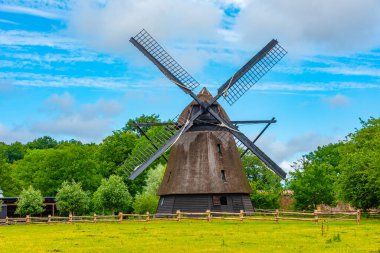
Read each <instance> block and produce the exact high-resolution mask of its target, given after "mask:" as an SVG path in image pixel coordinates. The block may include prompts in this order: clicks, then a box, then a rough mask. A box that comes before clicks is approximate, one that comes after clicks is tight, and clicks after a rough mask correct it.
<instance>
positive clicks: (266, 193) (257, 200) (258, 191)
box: [242, 154, 283, 209]
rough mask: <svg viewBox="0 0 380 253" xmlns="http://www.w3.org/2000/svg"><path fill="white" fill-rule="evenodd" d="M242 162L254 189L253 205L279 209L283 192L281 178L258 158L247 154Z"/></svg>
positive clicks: (252, 194) (252, 195)
mask: <svg viewBox="0 0 380 253" xmlns="http://www.w3.org/2000/svg"><path fill="white" fill-rule="evenodd" d="M242 162H243V167H244V169H245V173H246V175H247V177H248V181H249V184H250V185H251V188H252V193H251V201H252V205H253V206H254V207H255V208H269V209H275V208H278V207H279V206H280V202H279V200H280V197H281V192H282V190H283V189H282V185H281V178H279V177H278V176H277V175H275V174H274V173H273V172H271V171H269V170H268V169H267V168H266V166H265V165H264V164H263V163H262V162H261V161H260V159H258V158H257V157H256V156H253V155H249V154H246V155H245V156H243V159H242Z"/></svg>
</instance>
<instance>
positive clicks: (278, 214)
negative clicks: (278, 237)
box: [276, 209, 280, 223]
mask: <svg viewBox="0 0 380 253" xmlns="http://www.w3.org/2000/svg"><path fill="white" fill-rule="evenodd" d="M279 216H280V212H279V211H278V209H276V223H278V218H279Z"/></svg>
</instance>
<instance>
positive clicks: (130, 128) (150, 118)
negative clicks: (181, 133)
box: [122, 114, 161, 136]
mask: <svg viewBox="0 0 380 253" xmlns="http://www.w3.org/2000/svg"><path fill="white" fill-rule="evenodd" d="M135 122H136V123H157V122H161V120H160V115H158V114H151V115H145V114H143V115H141V116H140V117H137V118H135V119H130V120H128V122H127V124H125V126H124V127H123V129H122V130H123V131H125V132H133V133H135V134H137V135H138V136H141V133H140V131H139V130H138V129H137V127H135V126H134V123H135ZM150 128H151V127H150V126H142V127H141V129H142V130H143V131H144V132H145V133H146V132H148V130H149V129H150Z"/></svg>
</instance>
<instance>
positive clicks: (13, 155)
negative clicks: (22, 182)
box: [4, 141, 26, 163]
mask: <svg viewBox="0 0 380 253" xmlns="http://www.w3.org/2000/svg"><path fill="white" fill-rule="evenodd" d="M25 152H26V147H25V146H24V145H22V143H21V142H18V141H16V142H14V143H12V144H11V145H9V146H7V148H6V150H5V152H4V155H5V157H6V158H7V160H8V162H9V163H13V162H15V161H17V160H21V159H22V158H23V157H24V154H25Z"/></svg>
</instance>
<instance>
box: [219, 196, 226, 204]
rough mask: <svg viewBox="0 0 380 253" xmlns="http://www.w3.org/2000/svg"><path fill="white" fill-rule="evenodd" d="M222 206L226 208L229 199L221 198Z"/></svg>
mask: <svg viewBox="0 0 380 253" xmlns="http://www.w3.org/2000/svg"><path fill="white" fill-rule="evenodd" d="M220 204H221V205H222V206H226V205H227V197H226V196H221V197H220Z"/></svg>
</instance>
